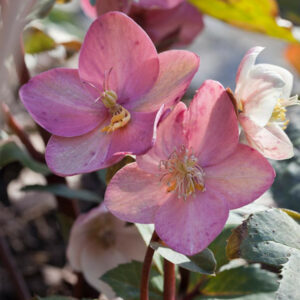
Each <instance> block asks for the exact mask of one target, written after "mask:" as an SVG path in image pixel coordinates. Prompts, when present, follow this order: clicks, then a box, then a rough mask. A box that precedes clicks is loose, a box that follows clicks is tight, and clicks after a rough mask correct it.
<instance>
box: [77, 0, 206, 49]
mask: <svg viewBox="0 0 300 300" xmlns="http://www.w3.org/2000/svg"><path fill="white" fill-rule="evenodd" d="M81 6H82V9H83V10H84V12H85V13H86V14H87V15H88V16H89V17H91V18H95V17H96V16H100V15H102V14H104V13H106V12H108V11H113V10H118V11H122V12H124V13H126V14H128V15H129V16H130V17H132V18H133V19H134V20H136V21H137V22H138V23H139V24H140V25H141V26H142V28H143V29H144V30H145V31H146V32H147V34H148V35H149V36H150V38H151V39H152V41H153V42H154V44H155V45H156V46H157V47H158V48H159V49H166V48H169V47H170V46H172V45H178V46H180V45H188V44H190V43H191V42H192V41H193V40H194V38H195V37H196V36H197V35H198V34H199V33H200V32H201V31H202V30H203V28H204V23H203V16H202V14H201V13H200V12H199V10H198V9H197V8H196V7H195V6H193V5H191V4H189V3H188V2H187V1H185V0H184V1H183V0H180V1H178V0H176V1H166V0H163V1H161V0H145V1H139V2H132V1H129V0H96V1H95V5H91V3H90V1H89V0H81Z"/></svg>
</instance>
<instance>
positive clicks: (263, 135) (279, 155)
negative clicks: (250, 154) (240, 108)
mask: <svg viewBox="0 0 300 300" xmlns="http://www.w3.org/2000/svg"><path fill="white" fill-rule="evenodd" d="M239 121H240V124H241V126H242V128H243V130H244V133H245V135H246V138H247V141H248V144H249V145H250V146H251V147H253V148H255V149H256V150H258V151H259V152H261V153H262V154H263V155H264V156H265V157H267V158H271V159H276V160H282V159H288V158H291V157H293V156H294V150H293V144H292V142H291V141H290V139H289V138H288V136H287V135H286V133H285V132H284V131H283V130H282V129H281V128H280V127H279V126H277V125H275V124H270V125H267V126H265V127H260V126H258V125H257V124H255V123H254V122H253V121H252V120H251V119H250V118H248V117H247V116H245V115H244V114H240V116H239Z"/></svg>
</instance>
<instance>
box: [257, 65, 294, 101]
mask: <svg viewBox="0 0 300 300" xmlns="http://www.w3.org/2000/svg"><path fill="white" fill-rule="evenodd" d="M259 66H260V67H261V68H265V69H268V70H270V71H271V72H274V73H277V74H278V75H279V76H280V77H281V78H282V80H283V82H284V83H285V85H284V86H283V88H282V94H281V96H280V98H281V99H288V98H289V97H290V96H291V92H292V88H293V81H294V79H293V75H292V73H291V72H290V71H288V70H287V69H284V68H282V67H279V66H276V65H270V64H259Z"/></svg>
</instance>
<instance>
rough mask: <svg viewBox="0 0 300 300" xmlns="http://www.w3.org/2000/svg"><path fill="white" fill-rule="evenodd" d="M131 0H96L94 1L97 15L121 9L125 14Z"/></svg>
mask: <svg viewBox="0 0 300 300" xmlns="http://www.w3.org/2000/svg"><path fill="white" fill-rule="evenodd" d="M131 2H132V1H131V0H98V1H96V9H97V13H98V16H101V15H103V14H105V13H107V12H109V11H122V12H124V13H125V14H127V13H128V12H129V9H130V6H131Z"/></svg>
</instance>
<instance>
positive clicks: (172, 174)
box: [159, 146, 205, 200]
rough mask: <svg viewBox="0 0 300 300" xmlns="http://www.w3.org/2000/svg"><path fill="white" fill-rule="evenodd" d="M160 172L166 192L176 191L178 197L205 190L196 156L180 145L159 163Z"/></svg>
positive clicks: (201, 171) (185, 197)
mask: <svg viewBox="0 0 300 300" xmlns="http://www.w3.org/2000/svg"><path fill="white" fill-rule="evenodd" d="M159 168H160V171H161V173H162V177H161V182H162V183H163V184H165V185H166V186H167V192H172V191H174V192H176V193H177V195H178V197H179V198H183V199H184V200H186V199H187V197H188V196H191V195H193V194H194V193H195V192H196V191H197V190H198V191H202V192H203V191H205V185H204V171H203V169H202V168H201V167H200V166H199V164H198V161H197V158H196V157H195V156H194V155H193V154H192V153H191V151H189V150H187V149H186V147H185V146H182V147H181V148H180V149H179V150H175V151H174V152H172V154H171V155H170V156H169V158H168V160H162V161H161V162H160V164H159Z"/></svg>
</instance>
